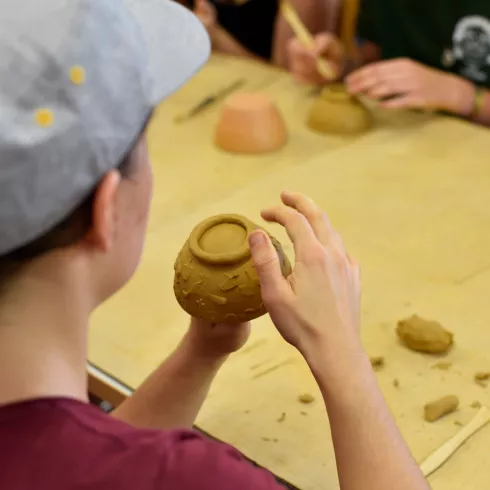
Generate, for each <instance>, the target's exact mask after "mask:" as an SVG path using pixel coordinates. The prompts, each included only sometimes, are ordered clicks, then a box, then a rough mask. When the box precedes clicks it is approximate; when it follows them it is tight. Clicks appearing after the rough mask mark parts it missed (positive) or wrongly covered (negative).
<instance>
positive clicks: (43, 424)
mask: <svg viewBox="0 0 490 490" xmlns="http://www.w3.org/2000/svg"><path fill="white" fill-rule="evenodd" d="M0 488H1V489H2V490H33V489H36V490H58V489H59V490H82V489H83V490H217V489H220V490H279V489H280V488H282V487H280V486H279V485H278V484H277V483H276V481H275V479H274V478H273V477H272V475H270V474H269V473H267V472H266V471H263V470H259V469H256V468H254V467H252V466H251V465H250V464H248V463H247V462H245V461H244V460H243V458H242V457H241V455H240V454H239V453H238V452H237V451H236V450H234V449H232V448H230V447H228V446H226V445H224V444H219V443H216V442H212V441H209V440H207V439H206V438H204V437H202V436H200V435H199V434H197V433H195V432H193V431H186V430H181V431H178V430H176V431H168V432H163V431H154V430H139V429H134V428H133V427H131V426H129V425H127V424H125V423H122V422H120V421H118V420H116V419H114V418H111V417H110V416H108V415H106V414H105V413H103V412H102V411H101V410H100V409H98V408H95V407H93V406H91V405H87V404H84V403H81V402H77V401H74V400H67V399H43V400H34V401H28V402H23V403H17V404H12V405H6V406H3V407H0Z"/></svg>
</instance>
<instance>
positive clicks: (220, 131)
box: [214, 93, 287, 154]
mask: <svg viewBox="0 0 490 490" xmlns="http://www.w3.org/2000/svg"><path fill="white" fill-rule="evenodd" d="M214 142H215V144H216V146H218V147H219V148H221V149H223V150H225V151H229V152H232V153H244V154H260V153H268V152H272V151H276V150H279V149H281V148H282V147H283V146H284V145H285V144H286V142H287V130H286V125H285V124H284V120H283V118H282V116H281V114H280V112H279V110H278V109H277V107H276V106H275V104H274V103H273V102H272V100H271V99H270V98H269V97H268V96H267V95H265V94H261V93H238V94H235V95H232V96H230V97H229V98H228V99H227V100H226V101H225V103H224V107H223V111H222V113H221V117H220V120H219V122H218V125H217V126H216V130H215V136H214Z"/></svg>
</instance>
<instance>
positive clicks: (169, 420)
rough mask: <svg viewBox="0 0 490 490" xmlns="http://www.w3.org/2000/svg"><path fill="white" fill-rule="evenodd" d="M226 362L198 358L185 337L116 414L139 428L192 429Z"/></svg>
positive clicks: (216, 359)
mask: <svg viewBox="0 0 490 490" xmlns="http://www.w3.org/2000/svg"><path fill="white" fill-rule="evenodd" d="M225 359H226V358H225V357H218V358H216V357H203V356H199V355H195V353H194V352H192V345H191V343H190V342H188V341H187V336H186V337H185V338H184V340H183V341H182V342H181V344H180V345H179V347H178V348H177V349H176V350H175V352H174V353H173V354H171V356H170V357H169V358H168V359H166V360H165V361H164V362H163V363H162V364H161V366H160V367H159V368H158V369H157V370H156V371H155V372H154V373H153V374H152V375H151V376H150V377H149V378H148V379H147V380H146V381H145V382H144V383H143V384H142V386H141V387H140V388H139V389H138V390H137V391H136V392H135V393H134V394H133V396H132V397H131V398H129V399H128V400H126V401H125V402H124V403H123V404H122V405H121V406H120V407H119V408H118V409H117V410H115V411H114V413H113V415H114V416H115V417H117V418H119V419H121V420H124V421H125V422H128V423H129V424H131V425H134V426H137V427H146V428H154V429H172V428H191V427H192V426H193V424H194V421H195V419H196V417H197V414H198V413H199V410H200V409H201V406H202V404H203V403H204V400H205V398H206V396H207V394H208V391H209V388H210V387H211V383H212V381H213V379H214V377H215V375H216V373H217V372H218V370H219V368H220V367H221V365H222V364H223V362H224V361H225Z"/></svg>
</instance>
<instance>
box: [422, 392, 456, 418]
mask: <svg viewBox="0 0 490 490" xmlns="http://www.w3.org/2000/svg"><path fill="white" fill-rule="evenodd" d="M458 406H459V399H458V397H457V396H454V395H448V396H445V397H443V398H440V399H439V400H435V401H433V402H430V403H427V404H426V405H425V406H424V419H425V420H426V421H427V422H435V421H436V420H439V419H440V418H442V417H444V416H445V415H448V414H450V413H452V412H454V411H456V410H457V408H458Z"/></svg>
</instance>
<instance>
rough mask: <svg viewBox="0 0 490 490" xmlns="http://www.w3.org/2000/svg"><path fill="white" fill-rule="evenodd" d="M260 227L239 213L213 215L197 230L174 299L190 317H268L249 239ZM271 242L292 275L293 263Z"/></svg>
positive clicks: (179, 265)
mask: <svg viewBox="0 0 490 490" xmlns="http://www.w3.org/2000/svg"><path fill="white" fill-rule="evenodd" d="M258 228H259V227H258V226H257V225H255V224H254V223H252V222H251V221H250V220H248V219H247V218H244V217H243V216H239V215H234V214H225V215H219V216H214V217H212V218H209V219H207V220H205V221H203V222H202V223H200V224H199V225H197V226H196V227H195V228H194V230H193V231H192V233H191V235H190V237H189V239H188V240H187V242H186V243H185V245H184V247H183V248H182V250H181V251H180V253H179V255H178V257H177V260H176V262H175V267H174V268H175V280H174V292H175V296H176V298H177V301H178V302H179V304H180V305H181V306H182V308H183V309H184V310H185V311H186V312H187V313H189V314H190V315H191V316H194V317H196V318H201V319H203V320H206V321H209V322H212V323H227V324H237V323H241V322H246V321H250V320H253V319H254V318H258V317H259V316H262V315H264V314H265V313H266V309H265V307H264V303H263V302H262V297H261V291H260V282H259V278H258V276H257V272H256V271H255V268H254V266H253V262H252V257H251V254H250V248H249V245H248V236H249V235H250V233H251V232H252V231H253V230H256V229H258ZM269 236H270V235H269ZM271 240H272V243H273V244H274V247H275V248H276V250H277V253H278V255H279V259H280V263H281V269H282V273H283V275H284V276H285V277H287V276H289V274H291V264H290V263H289V260H288V259H287V257H286V255H285V254H284V251H283V249H282V247H281V245H280V243H279V242H278V241H277V240H276V239H275V238H273V237H271Z"/></svg>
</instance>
